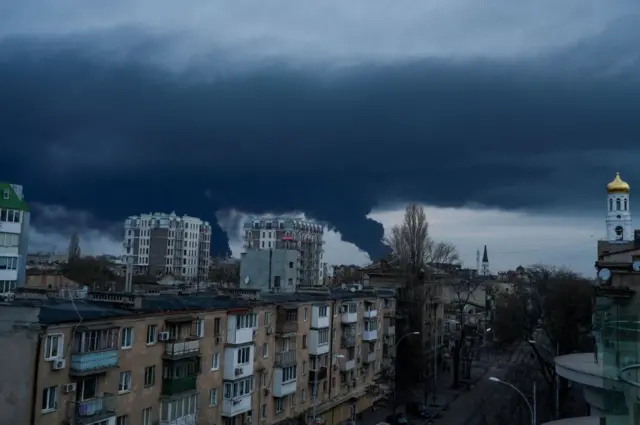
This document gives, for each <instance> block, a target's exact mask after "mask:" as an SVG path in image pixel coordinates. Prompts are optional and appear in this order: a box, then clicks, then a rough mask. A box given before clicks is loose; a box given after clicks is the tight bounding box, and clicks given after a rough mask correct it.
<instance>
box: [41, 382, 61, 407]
mask: <svg viewBox="0 0 640 425" xmlns="http://www.w3.org/2000/svg"><path fill="white" fill-rule="evenodd" d="M57 408H58V387H49V388H45V389H44V390H42V411H43V412H50V411H52V410H56V409H57Z"/></svg>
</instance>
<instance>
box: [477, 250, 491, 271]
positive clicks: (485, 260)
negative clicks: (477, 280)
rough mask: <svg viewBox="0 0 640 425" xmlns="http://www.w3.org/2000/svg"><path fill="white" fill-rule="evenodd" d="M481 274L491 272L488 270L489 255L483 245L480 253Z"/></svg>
mask: <svg viewBox="0 0 640 425" xmlns="http://www.w3.org/2000/svg"><path fill="white" fill-rule="evenodd" d="M480 274H481V275H482V276H490V275H491V272H490V271H489V255H488V254H487V246H486V245H485V246H484V253H483V254H482V271H481V272H480Z"/></svg>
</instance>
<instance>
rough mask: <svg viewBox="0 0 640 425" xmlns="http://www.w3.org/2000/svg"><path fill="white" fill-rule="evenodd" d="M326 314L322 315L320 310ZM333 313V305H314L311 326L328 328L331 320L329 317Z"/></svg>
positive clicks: (313, 327)
mask: <svg viewBox="0 0 640 425" xmlns="http://www.w3.org/2000/svg"><path fill="white" fill-rule="evenodd" d="M321 311H322V314H324V316H321V315H320V312H321ZM330 315H331V307H330V306H329V305H314V306H313V307H312V308H311V328H312V329H324V328H328V327H329V325H330V323H331V321H330V320H329V317H330Z"/></svg>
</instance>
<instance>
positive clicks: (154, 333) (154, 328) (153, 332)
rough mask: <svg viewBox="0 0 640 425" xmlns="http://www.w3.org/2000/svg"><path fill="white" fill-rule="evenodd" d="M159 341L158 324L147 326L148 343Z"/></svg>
mask: <svg viewBox="0 0 640 425" xmlns="http://www.w3.org/2000/svg"><path fill="white" fill-rule="evenodd" d="M156 342H158V325H149V326H147V344H155V343H156Z"/></svg>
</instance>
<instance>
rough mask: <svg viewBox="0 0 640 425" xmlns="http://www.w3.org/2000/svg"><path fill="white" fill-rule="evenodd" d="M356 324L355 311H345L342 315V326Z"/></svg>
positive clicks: (356, 316) (356, 313) (356, 314)
mask: <svg viewBox="0 0 640 425" xmlns="http://www.w3.org/2000/svg"><path fill="white" fill-rule="evenodd" d="M357 322H358V312H357V311H355V310H354V311H346V312H344V313H342V324H343V325H344V324H350V323H357Z"/></svg>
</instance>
